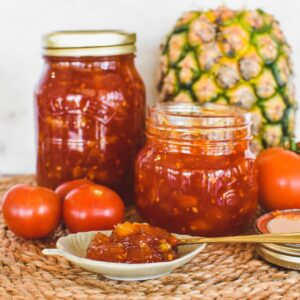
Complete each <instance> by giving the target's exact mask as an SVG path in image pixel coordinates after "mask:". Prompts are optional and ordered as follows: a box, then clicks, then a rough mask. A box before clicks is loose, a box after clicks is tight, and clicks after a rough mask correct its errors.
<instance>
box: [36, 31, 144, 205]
mask: <svg viewBox="0 0 300 300" xmlns="http://www.w3.org/2000/svg"><path fill="white" fill-rule="evenodd" d="M44 44H45V45H44V46H45V49H44V60H45V67H44V71H43V74H42V77H41V79H40V82H39V84H38V87H37V90H36V121H37V137H38V139H37V142H38V157H37V182H38V184H39V185H42V186H46V187H50V188H55V187H57V186H58V185H59V184H61V183H62V182H64V181H67V180H72V179H76V178H83V177H86V178H88V179H91V180H93V181H95V182H97V183H100V184H104V185H107V186H109V187H111V188H113V189H114V190H115V191H117V192H118V193H119V194H120V195H121V196H122V198H123V199H124V200H125V201H126V202H129V201H130V200H131V199H132V198H133V183H134V172H133V170H134V160H135V157H136V154H137V152H138V150H139V149H140V147H141V146H142V143H143V136H144V115H145V108H144V107H145V88H144V84H143V82H142V80H141V78H140V76H139V74H138V72H137V71H136V69H135V65H134V52H135V34H128V33H124V32H117V31H90V32H57V33H52V34H49V35H48V36H46V38H45V41H44Z"/></svg>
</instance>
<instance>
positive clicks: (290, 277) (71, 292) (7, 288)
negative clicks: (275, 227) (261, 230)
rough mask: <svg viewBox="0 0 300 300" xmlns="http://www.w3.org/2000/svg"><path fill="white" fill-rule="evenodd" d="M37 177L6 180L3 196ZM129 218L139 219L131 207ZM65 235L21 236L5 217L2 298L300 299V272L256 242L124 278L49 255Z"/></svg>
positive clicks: (212, 248)
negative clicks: (261, 254) (144, 276)
mask: <svg viewBox="0 0 300 300" xmlns="http://www.w3.org/2000/svg"><path fill="white" fill-rule="evenodd" d="M32 182H34V177H33V176H17V177H7V178H5V177H4V178H2V179H0V197H1V198H2V195H3V193H4V192H5V191H6V190H7V188H8V187H9V186H11V185H13V184H16V183H32ZM127 218H128V219H131V220H135V219H136V218H137V216H136V213H135V211H134V209H133V208H132V209H129V211H128V213H127ZM63 234H65V232H64V231H62V230H58V232H57V233H56V235H55V236H54V237H52V238H51V239H48V240H45V241H39V242H32V241H25V240H22V239H19V238H16V237H15V236H14V235H13V234H12V233H11V232H10V231H8V230H7V228H6V226H5V224H4V223H3V219H2V216H1V215H0V299H1V300H2V299H126V300H127V299H209V300H211V299H300V273H298V272H296V271H290V270H285V269H281V268H278V267H274V266H271V265H270V264H268V263H266V262H264V261H262V260H261V259H259V258H257V256H256V255H255V249H254V246H252V245H248V244H246V245H240V244H238V245H225V244H219V245H209V246H207V247H206V249H205V251H203V252H202V253H200V254H199V255H198V256H197V257H196V258H195V259H194V260H193V261H191V262H190V263H188V264H187V265H185V266H183V267H182V268H180V269H177V270H175V272H174V273H172V274H170V275H167V276H164V277H162V278H160V279H155V280H148V281H144V282H121V281H119V282H118V281H112V280H107V279H104V278H103V277H101V276H99V275H97V274H94V273H91V272H88V271H85V270H83V269H80V268H78V267H76V266H74V265H72V264H70V263H69V262H68V261H67V260H65V259H64V258H61V257H57V258H56V257H49V256H48V257H46V256H43V255H42V253H41V249H43V248H45V247H49V246H52V247H53V246H54V243H55V239H56V238H57V237H58V236H60V235H63Z"/></svg>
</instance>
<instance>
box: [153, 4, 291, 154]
mask: <svg viewBox="0 0 300 300" xmlns="http://www.w3.org/2000/svg"><path fill="white" fill-rule="evenodd" d="M290 52H291V51H290V47H289V45H288V44H287V42H286V40H285V37H284V35H283V34H282V32H281V30H280V27H279V23H278V21H276V20H275V19H274V18H273V16H271V15H269V14H267V13H265V12H263V11H262V10H259V9H258V10H255V11H249V10H240V11H234V10H231V9H228V8H226V7H220V8H218V9H216V10H208V11H191V12H188V13H185V14H184V15H183V16H182V17H181V18H180V19H179V21H178V22H177V24H176V26H175V28H174V30H173V31H172V32H171V34H169V36H168V37H167V39H166V42H165V43H164V45H163V46H162V52H161V60H160V68H159V84H158V89H159V93H160V99H161V101H180V102H183V101H184V102H194V103H199V104H203V103H206V102H216V103H227V104H231V105H238V106H241V107H243V108H245V109H247V110H249V111H251V112H252V119H253V128H252V129H253V134H254V139H253V141H252V145H251V146H252V150H253V151H254V152H255V153H258V152H259V151H261V150H262V149H264V148H267V147H273V146H280V145H283V144H285V143H286V141H287V140H289V138H291V137H293V135H294V129H295V111H296V99H295V91H294V84H293V81H292V73H293V72H292V66H291V61H290Z"/></svg>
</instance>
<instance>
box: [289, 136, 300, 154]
mask: <svg viewBox="0 0 300 300" xmlns="http://www.w3.org/2000/svg"><path fill="white" fill-rule="evenodd" d="M290 150H291V151H293V152H295V153H297V154H300V148H299V146H298V145H297V143H296V141H295V139H290Z"/></svg>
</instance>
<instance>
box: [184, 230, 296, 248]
mask: <svg viewBox="0 0 300 300" xmlns="http://www.w3.org/2000/svg"><path fill="white" fill-rule="evenodd" d="M200 243H278V244H287V243H289V244H300V232H299V233H298V232H297V233H278V234H262V235H257V234H255V235H241V236H224V237H211V238H210V237H194V238H187V239H180V242H179V245H191V244H200Z"/></svg>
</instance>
